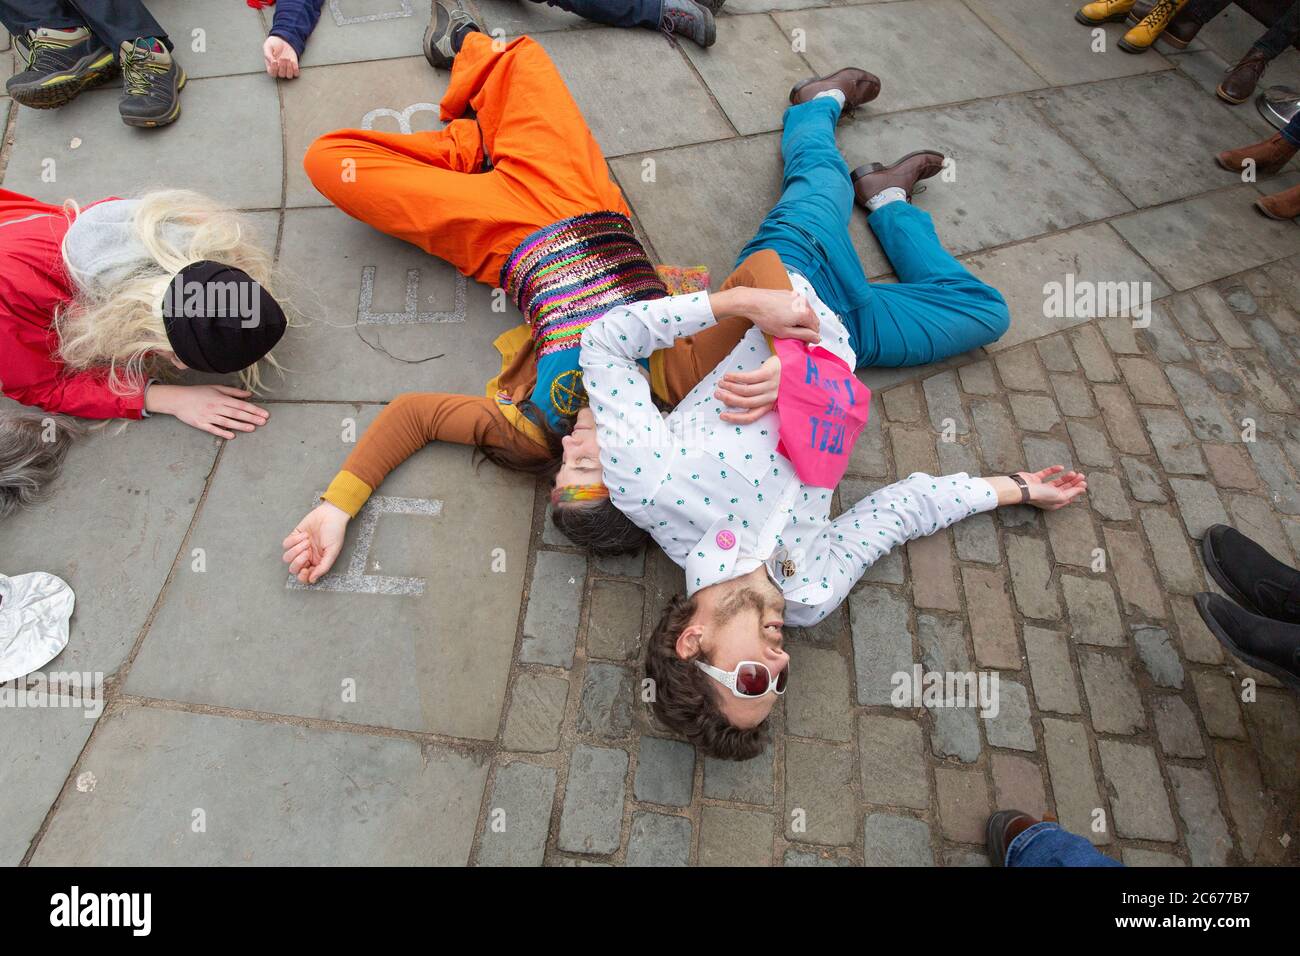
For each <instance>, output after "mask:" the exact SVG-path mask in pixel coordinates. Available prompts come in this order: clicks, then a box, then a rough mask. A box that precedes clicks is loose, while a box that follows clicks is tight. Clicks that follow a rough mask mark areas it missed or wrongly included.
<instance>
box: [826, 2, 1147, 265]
mask: <svg viewBox="0 0 1300 956" xmlns="http://www.w3.org/2000/svg"><path fill="white" fill-rule="evenodd" d="M912 2H913V3H915V2H917V0H912ZM900 5H903V4H888V5H886V6H885V7H880V8H873V7H867V8H856V9H859V10H863V9H865V10H875V9H882V10H883V9H889V8H892V7H897V6H900ZM948 29H951V26H950V27H949V28H948ZM846 62H849V61H846ZM851 62H857V61H856V60H854V61H851ZM886 76H888V74H886ZM885 82H886V84H888V82H889V80H888V79H886V80H885ZM931 82H932V81H931ZM885 95H886V94H884V93H882V94H881V96H882V97H884V96H885ZM1008 143H1014V144H1015V148H1014V149H1008V148H1007V144H1008ZM840 146H841V150H842V151H843V153H844V155H845V156H846V157H848V159H849V165H850V166H857V165H860V164H862V163H865V162H868V161H877V162H882V163H892V162H893V161H894V160H896V159H898V158H899V157H900V156H903V155H906V154H907V153H910V152H912V151H914V150H918V149H937V150H939V151H940V152H942V153H943V154H944V155H945V156H948V157H950V158H951V159H952V163H953V165H952V168H951V169H952V173H953V174H954V175H955V177H956V178H955V180H954V181H952V182H948V181H945V180H944V179H943V177H942V175H941V176H939V177H935V178H934V179H931V180H930V181H929V183H928V184H927V188H926V191H925V192H924V193H922V194H920V195H918V196H917V197H916V199H915V204H916V205H917V206H919V207H920V208H922V209H924V210H926V211H927V212H929V213H930V214H931V215H932V216H933V217H934V220H935V227H936V229H937V230H938V233H939V238H940V239H941V240H942V241H943V243H944V247H945V248H946V249H948V250H949V251H950V252H952V253H953V254H955V255H964V254H965V253H968V252H975V251H977V250H979V249H987V248H989V247H990V246H1001V245H1005V244H1007V243H1011V242H1018V241H1020V240H1022V239H1027V238H1029V237H1031V236H1037V235H1041V234H1042V233H1045V232H1054V231H1056V230H1059V229H1066V228H1068V227H1070V226H1075V225H1078V224H1079V223H1082V222H1089V221H1092V220H1095V219H1104V218H1106V217H1107V216H1112V215H1116V214H1118V213H1121V212H1127V211H1129V210H1130V209H1132V204H1131V203H1129V202H1128V200H1126V199H1125V198H1124V197H1123V196H1121V195H1120V194H1119V193H1118V192H1117V191H1116V190H1115V189H1113V188H1112V187H1111V186H1109V185H1108V184H1107V183H1106V182H1105V180H1103V179H1102V178H1101V177H1099V176H1097V175H1096V173H1095V171H1094V170H1093V169H1092V167H1091V166H1090V165H1089V163H1088V162H1087V160H1085V159H1084V158H1083V157H1082V156H1080V155H1079V153H1078V151H1077V150H1075V149H1074V147H1073V146H1071V145H1070V143H1069V142H1068V141H1067V140H1065V139H1064V138H1063V137H1062V136H1061V135H1060V134H1059V133H1057V132H1056V131H1055V130H1054V129H1052V127H1051V125H1050V124H1049V123H1047V122H1046V121H1045V120H1044V118H1043V117H1042V115H1041V114H1040V113H1039V112H1038V111H1037V110H1036V109H1035V108H1034V106H1033V104H1032V103H1030V102H1029V101H1028V100H1027V99H1025V98H1024V97H1007V98H1004V99H994V100H982V101H980V102H977V103H969V104H966V105H963V106H957V107H952V108H949V109H942V110H926V111H924V112H909V113H906V114H901V115H892V116H879V117H872V118H865V117H864V118H859V119H855V120H854V121H853V122H852V123H850V124H848V125H847V126H845V127H844V128H843V130H842V131H841V133H840ZM1044 164H1050V168H1051V175H1044V174H1043V173H1044ZM1011 183H1014V184H1015V186H1014V188H1009V186H1010V184H1011Z"/></svg>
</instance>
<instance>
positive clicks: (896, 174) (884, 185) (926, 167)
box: [852, 149, 943, 211]
mask: <svg viewBox="0 0 1300 956" xmlns="http://www.w3.org/2000/svg"><path fill="white" fill-rule="evenodd" d="M941 169H943V153H940V152H936V151H935V150H932V149H922V150H918V151H917V152H915V153H908V154H907V155H906V156H904V157H903V158H902V159H900V160H898V162H896V163H894V164H893V165H891V166H882V165H881V164H880V163H867V164H866V165H865V166H859V167H858V168H857V169H855V170H853V176H852V179H853V196H854V199H855V200H856V201H857V203H858V205H859V206H861V207H862V208H864V209H866V208H867V200H868V199H870V198H871V197H872V196H874V195H875V194H876V193H878V192H881V191H882V190H885V189H888V188H889V187H890V186H897V187H898V188H899V189H901V190H903V192H905V193H907V198H908V199H911V198H912V191H913V190H914V189H915V188H916V184H917V182H918V181H920V180H922V179H929V178H930V177H931V176H933V175H935V174H936V173H938V172H939V170H941ZM868 211H869V210H868Z"/></svg>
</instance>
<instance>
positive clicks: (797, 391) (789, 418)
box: [773, 339, 871, 488]
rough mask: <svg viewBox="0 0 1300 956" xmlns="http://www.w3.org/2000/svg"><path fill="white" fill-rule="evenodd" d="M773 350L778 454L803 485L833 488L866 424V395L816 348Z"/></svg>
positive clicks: (836, 360) (784, 344) (787, 343)
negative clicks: (777, 365)
mask: <svg viewBox="0 0 1300 956" xmlns="http://www.w3.org/2000/svg"><path fill="white" fill-rule="evenodd" d="M773 348H774V350H775V351H776V354H777V356H778V357H779V358H780V359H781V389H780V392H779V393H778V394H777V399H776V413H777V415H778V416H779V417H780V419H781V425H780V436H781V441H780V443H779V444H778V445H777V451H779V452H780V453H781V454H782V455H785V457H786V458H788V459H790V463H791V464H793V465H794V470H795V473H796V474H797V475H798V476H799V480H800V481H802V482H803V483H804V484H805V485H813V486H815V487H817V488H834V487H835V486H836V485H837V484H839V480H840V478H842V477H843V476H844V471H845V469H846V468H848V466H849V455H850V454H852V452H853V443H854V442H855V441H857V439H858V435H859V434H860V433H861V432H862V426H863V425H865V424H866V423H867V412H868V410H869V409H870V406H871V389H869V388H867V386H865V385H863V384H862V383H861V382H859V381H858V379H857V377H856V376H855V375H854V374H853V370H852V369H851V368H849V366H848V364H847V363H846V362H845V361H844V360H843V359H842V358H840V357H839V356H838V355H835V354H834V353H833V352H828V351H827V350H826V349H824V348H822V347H821V346H818V345H812V346H810V345H808V343H806V342H800V341H799V340H798V339H776V340H775V341H774V343H773Z"/></svg>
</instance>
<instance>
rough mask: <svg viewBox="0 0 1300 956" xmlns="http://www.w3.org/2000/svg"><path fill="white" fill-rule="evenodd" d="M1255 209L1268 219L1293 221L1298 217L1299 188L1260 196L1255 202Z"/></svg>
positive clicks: (1293, 187)
mask: <svg viewBox="0 0 1300 956" xmlns="http://www.w3.org/2000/svg"><path fill="white" fill-rule="evenodd" d="M1255 208H1256V209H1258V210H1259V211H1260V212H1262V213H1263V214H1264V215H1266V216H1268V218H1269V219H1294V218H1295V217H1296V216H1300V186H1292V187H1291V188H1290V189H1284V190H1282V191H1281V192H1280V193H1274V194H1273V195H1271V196H1262V197H1261V198H1259V199H1256V200H1255Z"/></svg>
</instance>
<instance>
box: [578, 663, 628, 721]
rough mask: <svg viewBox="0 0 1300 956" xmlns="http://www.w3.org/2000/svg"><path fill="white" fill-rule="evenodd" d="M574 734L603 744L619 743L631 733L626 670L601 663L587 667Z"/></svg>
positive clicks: (614, 665) (615, 665)
mask: <svg viewBox="0 0 1300 956" xmlns="http://www.w3.org/2000/svg"><path fill="white" fill-rule="evenodd" d="M577 730H578V733H580V734H589V735H591V736H594V737H603V738H605V739H606V740H619V739H621V738H623V737H626V736H628V734H630V733H631V732H632V672H631V671H630V670H629V669H628V668H626V667H620V666H619V665H617V664H606V663H603V662H600V661H593V662H592V663H590V664H588V665H587V670H586V672H585V673H584V674H583V678H582V697H581V698H580V699H579V701H578V720H577Z"/></svg>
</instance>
